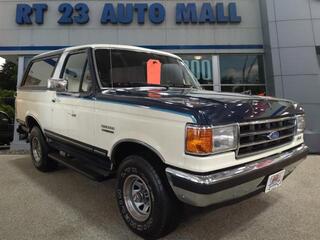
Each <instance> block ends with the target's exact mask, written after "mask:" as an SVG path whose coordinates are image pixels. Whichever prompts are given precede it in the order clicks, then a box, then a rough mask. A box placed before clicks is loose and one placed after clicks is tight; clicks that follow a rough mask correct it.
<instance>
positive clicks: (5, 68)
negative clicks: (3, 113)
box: [0, 62, 18, 91]
mask: <svg viewBox="0 0 320 240" xmlns="http://www.w3.org/2000/svg"><path fill="white" fill-rule="evenodd" d="M17 73H18V67H17V65H16V64H15V63H12V62H6V63H5V64H3V65H2V69H1V70H0V90H2V89H3V90H13V91H15V90H16V87H17Z"/></svg>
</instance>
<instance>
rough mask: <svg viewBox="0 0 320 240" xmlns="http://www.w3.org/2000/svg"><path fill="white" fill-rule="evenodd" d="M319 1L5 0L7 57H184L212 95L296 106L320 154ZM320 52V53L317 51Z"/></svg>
mask: <svg viewBox="0 0 320 240" xmlns="http://www.w3.org/2000/svg"><path fill="white" fill-rule="evenodd" d="M318 10H320V1H319V0H281V1H279V0H216V1H203V0H198V1H194V0H193V1H190V0H162V1H161V0H158V1H149V0H145V1H98V0H96V1H89V0H87V1H81V2H80V1H55V0H52V1H39V2H35V1H31V0H30V1H28V0H25V1H9V0H0V56H1V57H4V58H6V59H8V60H11V61H16V62H17V63H18V69H19V73H18V79H21V76H22V74H23V71H24V68H25V66H26V64H27V63H28V60H29V59H30V58H31V57H32V56H33V55H35V54H38V53H41V52H44V51H48V50H53V49H59V48H63V47H66V46H73V45H80V44H90V43H112V44H128V45H136V46H143V47H147V48H153V49H160V50H164V51H169V52H172V53H175V54H178V55H180V56H181V57H182V59H183V60H184V61H185V62H186V63H187V65H188V66H189V67H190V69H191V70H192V71H193V73H194V74H195V76H196V77H197V78H198V79H199V81H200V83H201V84H202V86H203V87H204V88H206V89H208V90H215V91H231V92H245V93H247V94H260V95H265V94H266V95H271V96H276V97H281V98H288V99H292V100H296V101H298V102H300V103H302V104H303V106H304V108H305V109H306V116H307V126H308V127H307V131H306V141H307V143H308V144H309V145H310V146H311V148H312V151H314V152H320V121H319V120H318V119H319V117H320V94H318V91H319V90H320V76H319V74H320V68H319V61H318V60H319V59H318V57H319V55H318V54H320V13H319V12H320V11H318ZM318 46H319V48H318Z"/></svg>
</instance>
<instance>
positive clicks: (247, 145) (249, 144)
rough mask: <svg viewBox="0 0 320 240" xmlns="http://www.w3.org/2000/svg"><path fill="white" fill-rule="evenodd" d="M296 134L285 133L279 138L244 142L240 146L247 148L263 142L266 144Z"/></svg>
mask: <svg viewBox="0 0 320 240" xmlns="http://www.w3.org/2000/svg"><path fill="white" fill-rule="evenodd" d="M294 135H295V134H294V133H291V134H287V135H284V136H282V137H279V138H277V139H271V140H264V141H257V142H251V143H248V144H242V145H240V147H239V148H245V147H251V146H256V145H261V144H264V143H270V142H275V141H278V140H282V139H285V138H289V137H293V136H294Z"/></svg>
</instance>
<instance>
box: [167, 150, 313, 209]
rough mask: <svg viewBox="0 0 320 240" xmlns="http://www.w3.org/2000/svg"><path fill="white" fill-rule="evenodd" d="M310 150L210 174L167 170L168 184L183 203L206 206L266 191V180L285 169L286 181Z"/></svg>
mask: <svg viewBox="0 0 320 240" xmlns="http://www.w3.org/2000/svg"><path fill="white" fill-rule="evenodd" d="M307 154H308V147H307V146H305V145H300V146H299V147H297V148H294V149H290V150H288V151H285V152H282V153H280V154H277V155H273V156H270V157H267V158H264V159H260V160H258V161H255V162H251V163H247V164H243V165H240V166H236V167H234V168H228V169H223V170H219V171H216V172H213V173H209V174H197V173H188V172H184V171H181V170H177V169H173V168H170V167H168V168H166V174H167V177H168V180H169V183H170V185H171V187H172V189H173V191H174V193H175V194H176V196H177V197H178V199H180V200H181V201H182V202H185V203H187V204H190V205H193V206H197V207H205V206H209V205H212V204H216V203H220V202H224V201H228V200H232V199H235V198H239V197H242V196H245V195H248V194H250V193H253V192H259V191H263V190H264V188H265V185H266V182H267V177H268V176H269V175H271V174H273V173H276V172H278V171H281V170H283V169H285V170H286V175H285V178H286V177H287V176H288V175H289V174H291V173H292V172H293V170H294V169H295V168H296V167H297V165H298V164H299V163H301V161H302V160H303V159H305V158H306V157H307Z"/></svg>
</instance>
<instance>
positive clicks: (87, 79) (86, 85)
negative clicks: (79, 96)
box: [81, 61, 92, 92]
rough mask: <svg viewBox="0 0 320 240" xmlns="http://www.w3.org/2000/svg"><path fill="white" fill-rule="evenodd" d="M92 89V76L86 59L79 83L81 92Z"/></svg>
mask: <svg viewBox="0 0 320 240" xmlns="http://www.w3.org/2000/svg"><path fill="white" fill-rule="evenodd" d="M91 89H92V78H91V73H90V67H89V63H88V61H87V62H86V67H85V71H84V74H83V80H82V85H81V92H90V91H91Z"/></svg>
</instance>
